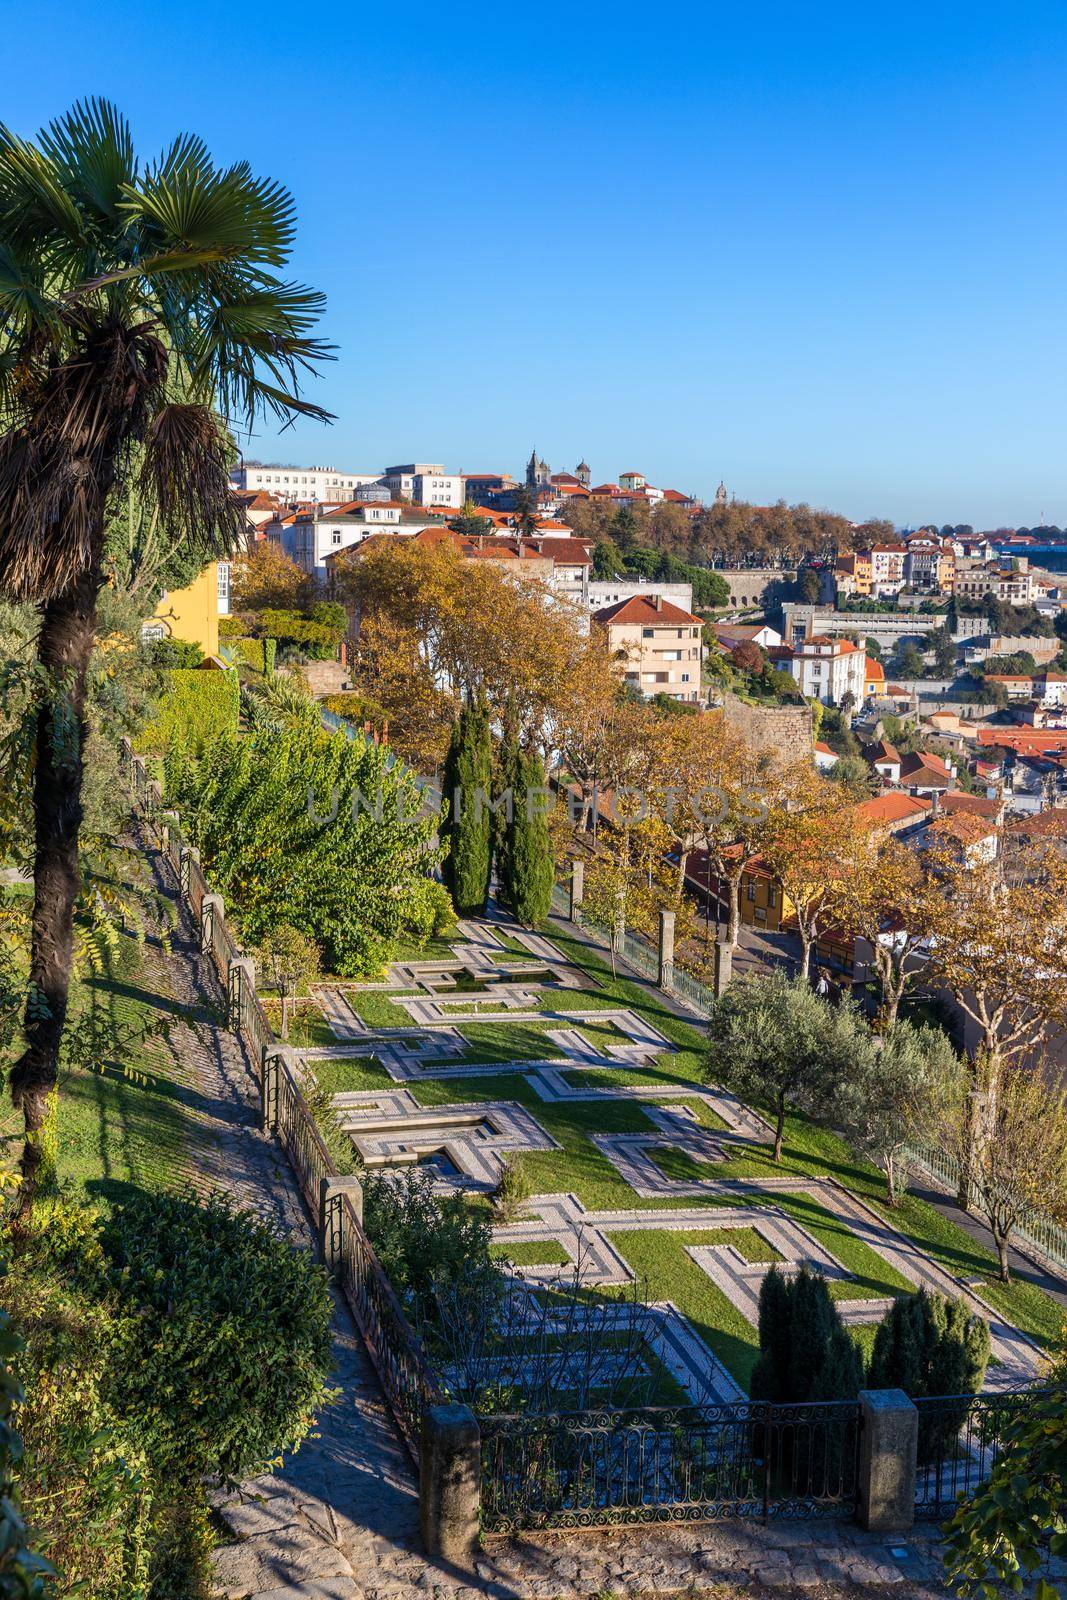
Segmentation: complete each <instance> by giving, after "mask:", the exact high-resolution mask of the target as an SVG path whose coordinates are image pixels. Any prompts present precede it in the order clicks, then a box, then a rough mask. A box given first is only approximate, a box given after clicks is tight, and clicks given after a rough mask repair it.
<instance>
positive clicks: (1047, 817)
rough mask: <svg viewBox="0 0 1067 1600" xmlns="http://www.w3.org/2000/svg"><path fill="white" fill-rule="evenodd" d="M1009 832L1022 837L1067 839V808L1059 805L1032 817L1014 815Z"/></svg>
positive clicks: (1036, 813)
mask: <svg viewBox="0 0 1067 1600" xmlns="http://www.w3.org/2000/svg"><path fill="white" fill-rule="evenodd" d="M1007 826H1008V832H1009V833H1012V834H1015V835H1016V836H1017V837H1018V838H1020V839H1067V810H1064V809H1063V808H1062V807H1057V808H1055V809H1053V810H1051V811H1037V812H1035V813H1034V815H1033V816H1030V817H1013V818H1012V820H1011V821H1010V822H1009V823H1008V825H1007Z"/></svg>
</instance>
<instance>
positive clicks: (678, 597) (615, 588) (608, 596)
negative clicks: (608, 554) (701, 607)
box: [588, 578, 693, 611]
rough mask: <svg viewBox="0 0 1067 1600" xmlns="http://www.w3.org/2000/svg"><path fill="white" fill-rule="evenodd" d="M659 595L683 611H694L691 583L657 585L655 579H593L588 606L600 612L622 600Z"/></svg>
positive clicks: (590, 581)
mask: <svg viewBox="0 0 1067 1600" xmlns="http://www.w3.org/2000/svg"><path fill="white" fill-rule="evenodd" d="M657 594H658V595H662V596H663V598H664V600H669V601H670V603H671V605H673V606H678V607H679V608H680V609H681V610H682V611H692V609H693V585H692V584H691V583H657V582H656V580H655V579H654V578H591V579H590V580H589V601H588V604H589V606H590V608H591V609H592V610H593V611H600V610H602V609H603V607H604V606H614V605H618V603H619V601H620V600H634V599H650V598H651V597H652V596H653V595H657Z"/></svg>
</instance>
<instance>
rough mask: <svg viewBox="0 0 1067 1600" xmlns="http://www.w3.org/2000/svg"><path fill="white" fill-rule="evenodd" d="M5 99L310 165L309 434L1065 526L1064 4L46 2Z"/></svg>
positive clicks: (440, 456)
mask: <svg viewBox="0 0 1067 1600" xmlns="http://www.w3.org/2000/svg"><path fill="white" fill-rule="evenodd" d="M5 37H6V38H7V42H8V59H9V61H12V60H13V61H16V62H17V61H19V60H20V59H24V60H25V61H26V62H27V63H28V64H29V66H28V70H26V71H25V72H22V73H11V72H9V73H8V74H7V76H6V79H5V92H4V103H3V107H2V113H0V114H2V115H3V117H4V119H5V120H6V121H7V122H9V123H10V124H11V125H12V126H14V127H15V128H17V129H18V130H19V131H20V132H24V133H29V132H32V131H33V130H34V129H35V128H36V127H37V126H39V124H40V123H41V122H42V121H45V120H47V119H48V118H49V117H50V116H52V115H54V114H56V113H57V112H58V111H60V110H61V109H63V108H64V107H65V106H66V105H67V104H68V103H69V102H70V101H71V100H73V99H75V98H77V97H78V96H80V95H84V94H89V93H100V94H107V95H109V96H111V97H112V98H114V99H115V100H116V101H117V102H118V103H119V104H120V105H121V106H122V107H123V108H124V109H125V110H126V112H127V114H128V115H129V117H130V118H131V120H132V122H133V124H134V129H135V133H136V136H137V139H138V141H139V143H140V145H141V146H142V147H143V148H144V149H145V150H146V151H152V150H154V148H155V147H156V146H157V145H159V144H160V143H162V142H163V141H164V140H165V139H167V138H169V137H170V135H171V134H172V133H173V132H174V131H175V130H178V129H187V128H188V129H195V130H196V131H198V132H200V133H201V134H202V135H203V136H204V137H205V138H206V139H207V141H208V142H209V144H210V145H211V147H212V148H213V150H214V151H215V153H216V155H217V157H218V158H219V159H220V160H226V161H228V160H232V159H235V158H237V157H248V159H249V160H250V161H251V162H252V164H253V166H254V167H256V168H257V169H258V170H260V171H262V172H265V173H269V174H271V175H272V176H274V177H277V178H279V179H281V180H282V181H284V182H285V183H286V184H288V185H289V187H290V188H291V189H292V190H293V192H294V194H295V196H296V199H297V204H298V210H299V218H300V239H299V244H298V249H297V255H296V259H295V262H294V271H295V274H296V275H297V276H299V277H301V278H303V279H304V280H306V281H307V282H310V283H313V284H315V285H316V286H318V287H321V288H323V289H324V290H325V291H326V292H327V294H328V297H329V307H328V312H327V318H326V322H325V332H326V333H327V335H328V336H329V337H330V338H332V339H333V340H334V342H335V343H336V344H337V345H338V347H339V349H338V358H337V360H336V362H335V363H333V364H332V365H331V366H330V367H329V368H328V369H327V371H326V374H325V377H324V379H323V380H322V381H321V382H319V383H316V384H315V385H314V386H313V388H314V393H315V396H316V398H318V399H320V400H321V402H322V403H323V404H325V405H326V406H328V407H329V409H330V410H331V411H333V412H335V413H336V419H337V420H336V422H335V423H334V424H333V426H332V427H331V428H330V429H328V430H324V429H322V428H318V427H314V426H312V425H300V426H297V427H295V428H294V429H291V430H290V431H289V433H288V434H287V435H286V436H285V438H284V440H281V441H279V440H278V439H277V438H276V436H274V435H272V434H270V433H264V434H262V435H261V436H259V437H258V438H256V439H254V440H253V441H251V443H250V445H249V448H248V453H249V454H255V455H260V456H269V457H270V458H272V459H273V458H277V457H279V456H283V457H284V458H286V459H298V460H300V461H306V462H312V461H314V462H328V463H331V464H335V465H338V466H342V467H345V468H348V469H353V470H367V471H370V470H375V469H377V468H379V467H381V466H383V465H385V464H386V463H387V462H392V461H397V460H404V459H411V458H418V459H422V460H440V461H444V462H446V463H447V464H448V466H449V467H450V468H452V469H453V470H458V469H464V470H467V471H499V470H501V469H510V470H511V471H516V470H518V469H519V468H520V466H521V464H522V463H523V461H524V460H525V459H526V457H527V456H528V455H529V452H530V449H531V447H532V446H534V445H536V446H537V448H538V450H539V451H540V452H541V453H542V454H543V455H545V456H546V457H547V458H548V460H549V461H550V462H551V464H552V465H553V467H554V468H562V467H566V468H571V467H573V466H574V464H575V463H576V462H577V461H578V459H579V457H580V456H582V455H585V457H586V458H587V459H588V461H589V462H590V464H591V466H592V469H593V473H594V478H595V481H600V480H602V479H607V478H615V477H617V476H618V474H619V473H620V472H622V471H625V470H627V469H631V468H633V469H637V470H639V471H642V472H645V473H646V474H647V475H648V476H649V477H650V478H651V479H652V481H653V482H657V483H659V484H661V485H663V486H667V487H675V488H680V489H684V490H688V491H691V492H696V493H699V494H702V495H708V494H710V493H711V492H712V491H713V490H714V487H715V485H716V483H717V482H718V481H719V479H720V477H722V478H724V479H725V480H726V483H727V485H728V487H729V488H730V490H731V491H733V492H734V493H736V494H737V495H738V496H739V497H742V498H746V499H754V500H757V501H767V500H772V499H775V498H777V497H779V496H782V497H784V498H786V499H788V500H808V501H810V502H812V503H813V504H816V505H825V506H830V507H832V508H834V509H837V510H841V511H844V512H846V513H847V514H849V515H851V516H853V517H856V518H862V517H865V516H869V515H885V516H891V517H893V518H894V519H895V520H896V521H897V522H900V523H913V522H916V521H920V520H927V519H929V518H936V519H937V520H939V521H952V522H958V521H965V522H972V523H974V524H975V525H976V526H992V525H997V524H1000V523H1031V522H1036V521H1037V520H1038V519H1039V517H1041V515H1042V514H1044V515H1045V517H1046V518H1047V519H1048V520H1051V521H1056V522H1060V523H1067V466H1065V453H1064V436H1065V421H1067V416H1065V412H1067V402H1065V397H1064V370H1065V360H1064V358H1065V354H1067V289H1065V285H1067V208H1065V205H1064V172H1065V170H1067V163H1065V155H1067V120H1065V118H1064V116H1063V105H1064V91H1065V88H1067V7H1064V6H1062V5H1035V4H1027V3H1025V0H1023V3H1021V4H1017V5H1015V6H1008V5H1005V4H1003V0H1001V3H998V4H996V5H988V4H981V3H979V4H975V3H971V4H967V5H955V4H953V5H946V4H938V3H937V0H927V3H925V4H922V5H919V4H914V3H912V0H897V3H896V4H883V3H869V4H867V5H865V6H857V5H855V4H854V3H852V4H849V5H843V4H838V3H836V0H833V3H827V0H824V3H822V4H817V5H815V6H811V7H809V6H802V5H800V4H774V3H763V4H759V5H756V6H749V7H740V6H737V5H736V4H733V5H730V6H725V5H721V4H719V3H716V0H709V3H707V4H704V5H692V6H687V5H675V6H673V7H655V6H648V5H643V6H640V7H635V6H630V5H628V4H626V3H617V4H612V5H611V6H607V5H603V4H599V3H598V4H592V5H590V4H586V5H569V6H567V5H560V4H558V3H557V0H547V3H545V4H543V5H541V6H539V7H534V8H526V7H511V6H507V5H500V4H493V5H489V4H482V5H468V4H459V5H453V6H451V7H447V6H446V7H442V6H430V5H424V4H421V3H420V4H401V5H392V6H385V5H379V6H376V7H371V8H368V7H358V6H356V7H353V6H350V5H344V6H342V5H337V4H332V3H327V4H319V5H316V6H309V7H305V8H302V7H296V6H293V5H291V4H290V5H285V6H283V5H281V4H279V3H277V0H260V3H258V4H256V5H254V6H253V5H251V4H249V3H248V0H229V3H228V4H225V5H223V4H219V3H218V0H215V3H213V4H210V5H208V4H206V3H204V0H185V3H183V5H182V6H180V7H174V6H167V7H162V6H159V5H153V4H151V3H148V4H145V3H143V0H138V3H136V4H135V3H133V0H109V4H108V6H107V7H106V8H103V7H101V8H94V7H89V6H86V5H84V4H83V3H79V4H77V5H75V4H73V3H70V0H51V3H50V0H43V3H39V4H38V5H37V6H36V7H34V8H30V7H21V8H19V9H18V11H17V12H15V11H14V10H13V9H8V11H7V14H6V17H5Z"/></svg>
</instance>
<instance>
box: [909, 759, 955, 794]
mask: <svg viewBox="0 0 1067 1600" xmlns="http://www.w3.org/2000/svg"><path fill="white" fill-rule="evenodd" d="M914 779H918V780H919V781H921V782H923V783H932V784H934V785H935V786H942V787H944V788H946V789H947V788H948V786H949V784H950V783H951V782H952V774H951V773H950V772H949V769H948V767H947V766H946V765H945V763H944V762H943V761H942V760H941V757H940V756H931V755H927V754H926V752H925V751H924V750H914V751H912V752H911V753H910V754H908V755H906V756H903V757H902V758H901V762H900V781H901V783H909V782H911V781H912V780H914Z"/></svg>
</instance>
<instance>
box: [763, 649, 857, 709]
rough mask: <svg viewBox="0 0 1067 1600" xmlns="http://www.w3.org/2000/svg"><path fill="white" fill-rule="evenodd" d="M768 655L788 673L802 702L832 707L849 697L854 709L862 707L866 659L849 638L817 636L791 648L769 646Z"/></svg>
mask: <svg viewBox="0 0 1067 1600" xmlns="http://www.w3.org/2000/svg"><path fill="white" fill-rule="evenodd" d="M768 654H769V655H770V657H771V660H772V661H773V662H774V663H775V665H776V666H778V667H781V668H783V669H784V670H786V671H788V672H791V673H792V675H793V677H794V678H795V679H796V681H797V684H798V685H799V687H800V692H801V694H802V695H804V696H805V698H806V699H810V700H821V701H822V703H823V705H825V706H835V705H840V704H841V701H842V700H843V699H844V697H845V695H846V694H851V695H852V697H853V700H854V701H855V703H856V705H857V706H859V705H862V704H863V701H864V697H865V693H866V666H867V657H866V654H865V652H864V651H863V650H861V649H860V647H859V645H857V644H854V643H853V642H852V640H851V639H831V638H830V637H829V635H828V634H824V633H817V634H814V635H809V637H808V638H806V639H800V640H798V641H797V642H796V644H793V645H787V644H784V645H780V646H778V647H777V648H776V647H774V646H772V647H771V649H770V650H769V651H768Z"/></svg>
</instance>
